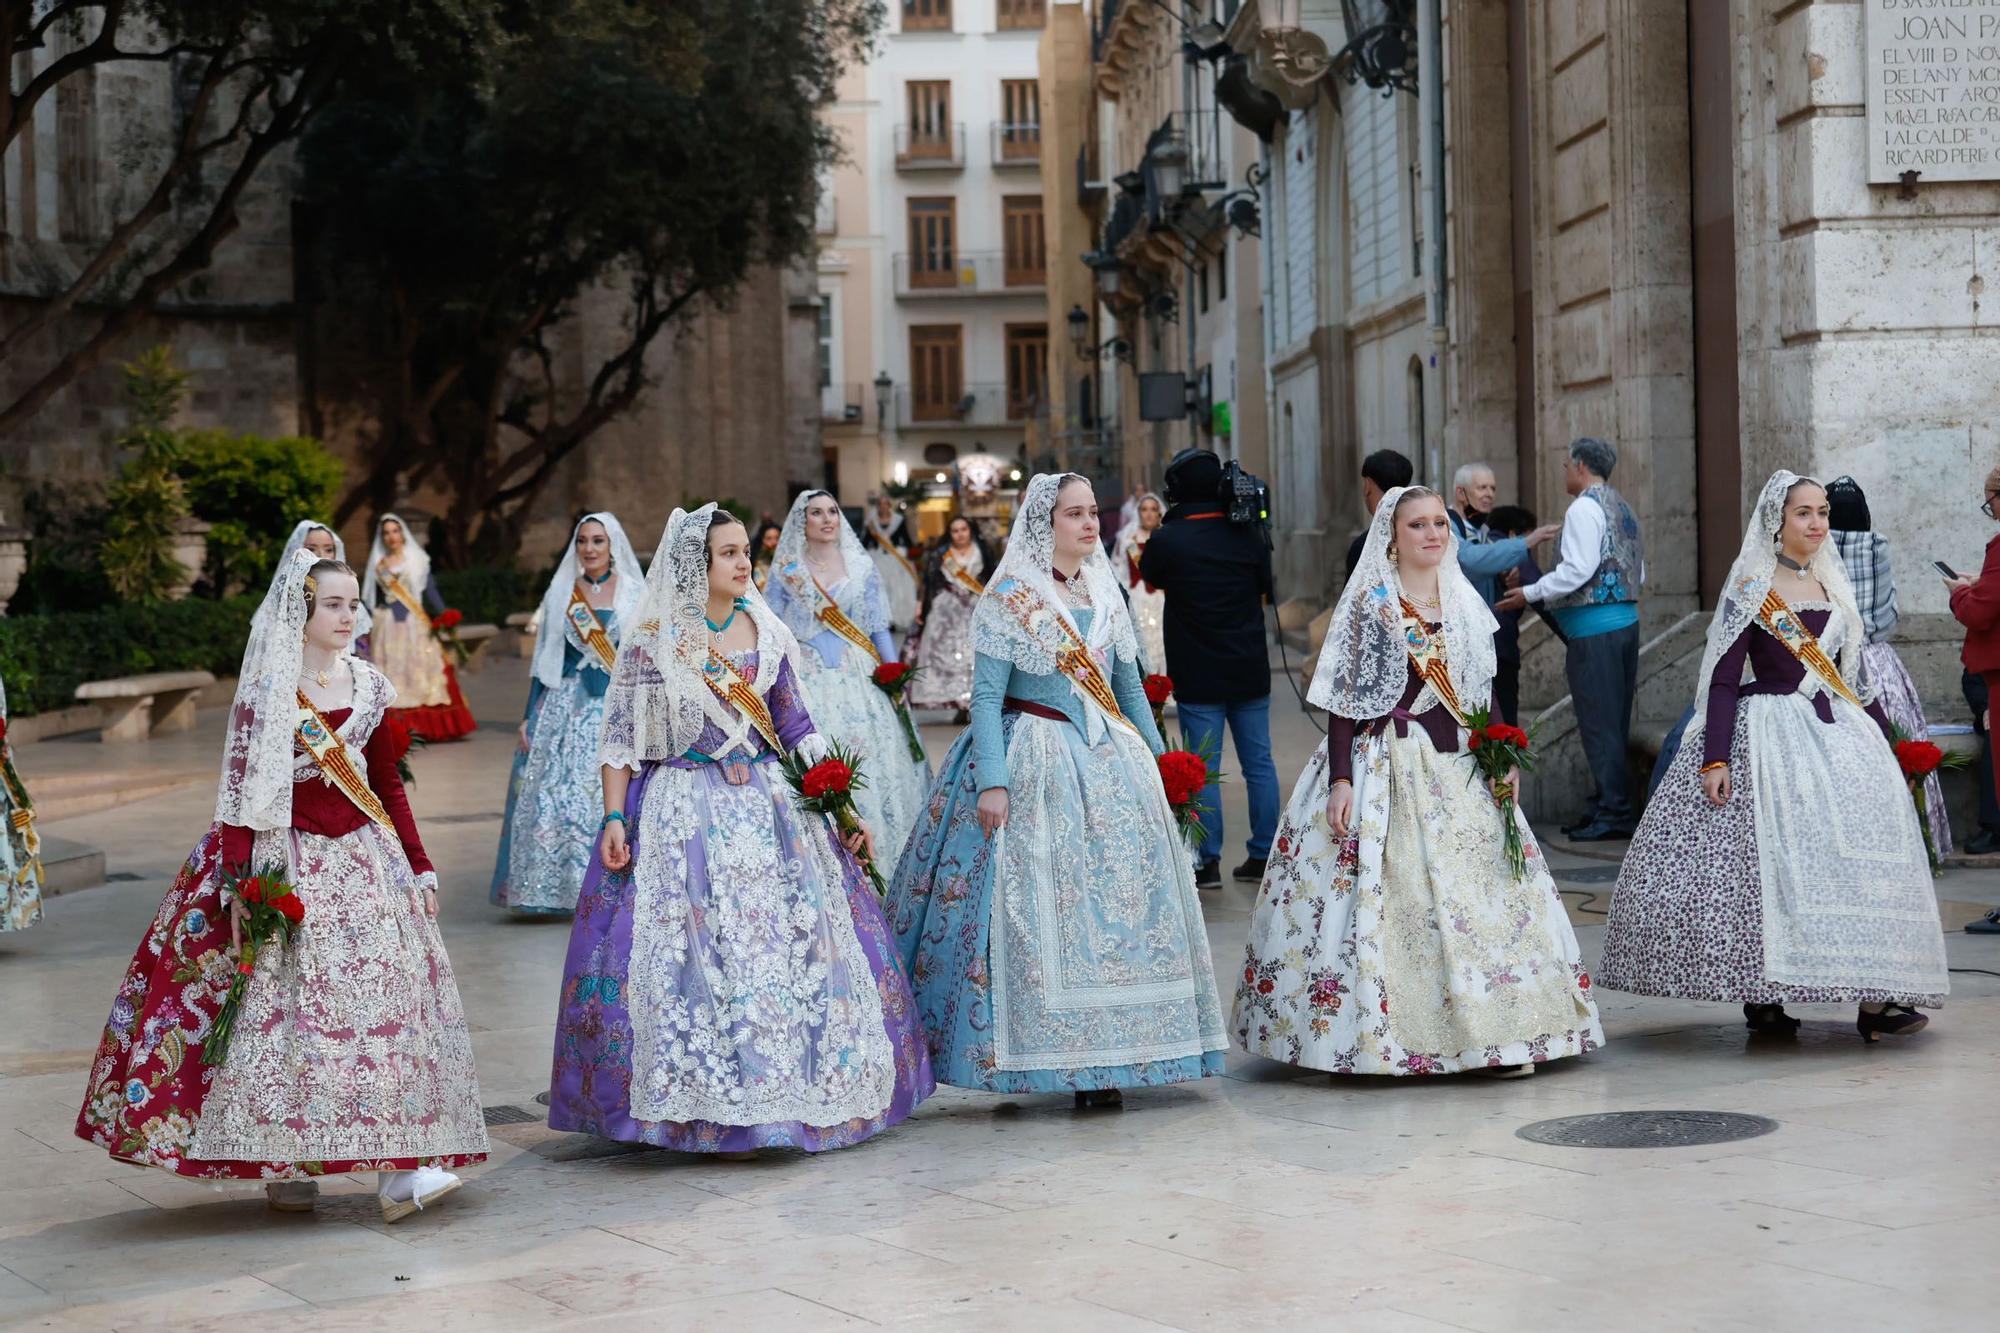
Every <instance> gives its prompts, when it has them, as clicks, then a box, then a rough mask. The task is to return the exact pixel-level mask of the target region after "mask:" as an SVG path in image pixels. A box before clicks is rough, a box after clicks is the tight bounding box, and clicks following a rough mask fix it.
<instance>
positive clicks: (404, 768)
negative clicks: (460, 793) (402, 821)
mask: <svg viewBox="0 0 2000 1333" xmlns="http://www.w3.org/2000/svg"><path fill="white" fill-rule="evenodd" d="M382 733H383V735H385V736H386V737H388V746H389V757H390V758H392V759H394V760H395V761H396V776H397V777H399V778H401V779H402V780H403V782H404V783H405V785H407V784H409V783H412V782H415V781H416V780H417V775H416V773H415V772H414V771H412V770H411V768H410V752H411V751H412V750H414V749H416V748H417V747H418V746H421V745H428V744H430V742H429V741H427V740H425V739H424V738H423V737H422V736H419V735H417V733H416V732H414V731H411V730H410V724H409V723H407V722H405V721H403V719H402V718H400V717H397V716H396V714H395V712H394V710H391V711H390V712H387V713H384V714H383V715H382Z"/></svg>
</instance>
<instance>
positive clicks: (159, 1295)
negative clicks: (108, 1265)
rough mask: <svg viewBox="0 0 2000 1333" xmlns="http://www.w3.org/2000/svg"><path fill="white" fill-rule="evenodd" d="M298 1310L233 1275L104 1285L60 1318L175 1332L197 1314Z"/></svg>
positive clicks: (293, 1302) (300, 1304)
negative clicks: (128, 1285) (136, 1285)
mask: <svg viewBox="0 0 2000 1333" xmlns="http://www.w3.org/2000/svg"><path fill="white" fill-rule="evenodd" d="M304 1307H305V1302H304V1301H301V1300H300V1299H299V1298H298V1297H296V1296H292V1295H289V1294H287V1293H285V1292H282V1291H279V1290H278V1289H277V1288H276V1287H273V1286H271V1285H270V1284H269V1283H265V1282H260V1281H258V1280H257V1279H256V1278H254V1277H248V1276H238V1277H233V1278H225V1279H222V1280H220V1281H209V1282H200V1281H188V1282H182V1283H178V1284H170V1283H149V1284H146V1285H145V1286H143V1287H140V1288H136V1289H132V1288H119V1287H117V1286H107V1287H106V1289H105V1290H103V1291H93V1292H91V1293H89V1295H87V1296H84V1297H82V1298H80V1299H77V1300H76V1301H75V1302H74V1303H72V1304H71V1305H70V1306H68V1307H67V1308H66V1309H65V1310H64V1311H63V1316H64V1318H66V1319H68V1320H69V1321H70V1322H71V1323H73V1324H78V1325H81V1326H83V1327H85V1328H97V1329H118V1330H123V1329H148V1328H158V1329H180V1328H186V1327H188V1323H189V1320H190V1319H191V1318H193V1317H195V1316H196V1315H197V1314H198V1315H199V1316H200V1317H202V1318H213V1317H216V1316H220V1315H249V1314H257V1315H263V1314H265V1313H267V1312H270V1311H275V1310H287V1309H290V1310H298V1309H303V1308H304ZM246 1322H247V1321H246Z"/></svg>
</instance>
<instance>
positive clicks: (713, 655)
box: [701, 644, 785, 757]
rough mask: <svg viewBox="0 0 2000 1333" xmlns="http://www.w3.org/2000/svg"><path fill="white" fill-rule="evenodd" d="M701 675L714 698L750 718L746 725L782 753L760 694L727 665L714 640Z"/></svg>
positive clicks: (776, 734) (774, 724)
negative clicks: (713, 693) (755, 729)
mask: <svg viewBox="0 0 2000 1333" xmlns="http://www.w3.org/2000/svg"><path fill="white" fill-rule="evenodd" d="M701 678H702V680H704V681H705V682H707V684H708V688H709V689H711V690H713V691H715V697H716V698H718V699H720V700H722V702H724V703H726V704H728V705H729V706H730V707H732V708H734V709H735V710H736V711H737V712H739V713H741V714H743V716H744V717H746V718H748V719H750V725H751V726H753V727H755V728H757V734H758V735H760V736H762V737H763V738H764V739H765V740H766V741H767V742H769V744H770V746H771V749H772V750H773V752H775V753H776V754H778V755H779V756H781V757H782V756H783V755H784V753H785V743H784V742H783V741H782V740H780V739H778V724H777V722H776V721H774V720H773V719H772V717H771V710H770V708H769V706H768V705H766V704H765V702H764V696H763V695H761V694H759V693H757V690H756V688H755V687H754V686H752V685H751V684H750V682H749V681H747V680H745V679H743V676H742V673H741V672H739V671H737V669H736V668H735V667H733V666H731V665H730V663H729V659H728V658H726V657H724V656H723V655H722V654H721V652H719V651H718V650H717V649H716V647H715V645H714V644H710V645H709V648H708V665H707V666H706V667H705V668H703V669H702V673H701Z"/></svg>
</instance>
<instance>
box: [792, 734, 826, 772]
mask: <svg viewBox="0 0 2000 1333" xmlns="http://www.w3.org/2000/svg"><path fill="white" fill-rule="evenodd" d="M832 748H833V747H832V746H831V745H829V744H828V743H827V739H826V737H824V736H822V735H820V734H819V733H818V732H817V731H815V732H811V733H809V734H808V735H807V736H806V738H805V739H804V740H802V741H800V742H799V743H798V744H797V745H795V746H793V747H792V749H793V751H794V752H795V753H797V755H798V756H799V758H801V759H803V760H805V761H806V764H807V765H808V766H811V765H813V764H817V763H818V762H819V761H820V760H822V759H824V758H826V755H827V751H828V750H830V749H832Z"/></svg>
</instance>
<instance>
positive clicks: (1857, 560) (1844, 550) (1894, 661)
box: [1826, 477, 1951, 857]
mask: <svg viewBox="0 0 2000 1333" xmlns="http://www.w3.org/2000/svg"><path fill="white" fill-rule="evenodd" d="M1826 503H1827V517H1828V521H1829V522H1831V524H1832V525H1833V532H1832V536H1833V546H1834V550H1835V551H1836V552H1838V553H1839V556H1840V565H1841V568H1842V569H1843V570H1845V571H1846V573H1847V581H1848V582H1849V583H1850V584H1852V585H1853V587H1854V605H1855V607H1856V608H1857V609H1858V610H1859V611H1860V612H1861V625H1862V628H1863V630H1864V631H1865V632H1866V634H1867V636H1868V642H1867V643H1866V644H1864V645H1862V648H1861V664H1862V666H1863V667H1864V668H1865V670H1866V672H1867V678H1868V682H1869V683H1870V684H1871V685H1873V686H1874V687H1875V698H1876V700H1877V701H1878V702H1880V703H1881V705H1882V710H1883V712H1885V713H1886V714H1888V717H1889V721H1890V723H1891V725H1893V726H1895V727H1898V728H1900V729H1901V730H1902V732H1903V734H1904V735H1905V736H1906V737H1907V738H1909V739H1910V740H1913V741H1927V740H1929V739H1930V738H1931V728H1930V723H1928V722H1927V721H1925V720H1924V704H1923V700H1922V699H1921V698H1920V697H1918V695H1917V685H1916V682H1915V681H1913V680H1911V679H1910V672H1909V669H1908V668H1907V667H1905V666H1904V665H1903V659H1902V658H1901V657H1899V656H1897V654H1896V647H1895V645H1894V644H1892V643H1890V642H1889V636H1890V635H1892V634H1894V633H1895V632H1896V621H1897V619H1898V618H1899V613H1898V612H1897V609H1896V575H1895V572H1894V570H1893V569H1892V568H1891V567H1890V564H1889V539H1888V538H1887V537H1885V536H1883V535H1882V534H1881V533H1879V532H1876V531H1875V530H1874V526H1875V525H1874V520H1873V518H1872V517H1871V516H1870V515H1869V513H1868V497H1867V495H1866V494H1864V493H1863V492H1862V489H1861V483H1860V482H1857V481H1856V480H1855V479H1854V478H1852V477H1835V478H1834V479H1833V480H1832V481H1830V482H1828V483H1827V484H1826ZM1924 819H1925V821H1926V823H1927V824H1928V825H1929V827H1930V834H1931V842H1932V844H1933V845H1934V846H1935V847H1936V848H1937V854H1938V856H1939V857H1946V856H1950V855H1951V818H1950V812H1949V811H1947V810H1946V809H1945V803H1944V786H1943V784H1942V783H1941V782H1939V780H1938V774H1936V773H1932V774H1931V775H1930V776H1928V777H1926V778H1925V779H1924Z"/></svg>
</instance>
